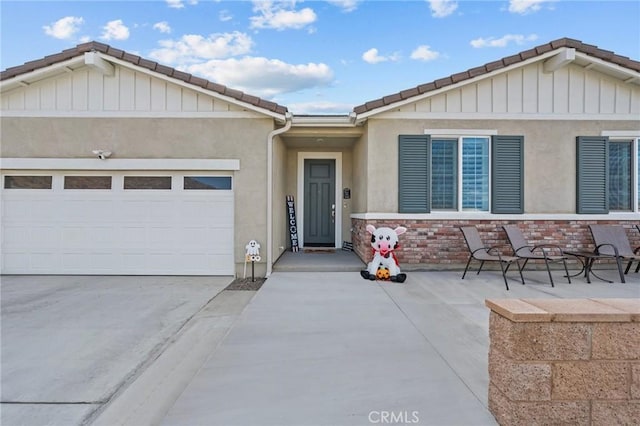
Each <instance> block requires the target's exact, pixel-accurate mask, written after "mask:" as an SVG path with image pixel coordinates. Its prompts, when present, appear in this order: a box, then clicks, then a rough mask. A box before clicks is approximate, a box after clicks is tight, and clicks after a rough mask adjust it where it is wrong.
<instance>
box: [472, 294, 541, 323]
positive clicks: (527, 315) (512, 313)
mask: <svg viewBox="0 0 640 426" xmlns="http://www.w3.org/2000/svg"><path fill="white" fill-rule="evenodd" d="M484 304H485V305H486V306H487V307H488V308H489V309H491V310H492V311H493V312H495V313H497V314H500V315H501V316H503V317H505V318H507V319H509V320H511V321H515V322H548V321H551V318H552V317H553V315H552V314H550V313H549V312H547V311H545V310H543V309H540V308H538V307H536V306H533V305H531V304H529V303H527V302H525V301H523V300H521V299H486V300H485V301H484Z"/></svg>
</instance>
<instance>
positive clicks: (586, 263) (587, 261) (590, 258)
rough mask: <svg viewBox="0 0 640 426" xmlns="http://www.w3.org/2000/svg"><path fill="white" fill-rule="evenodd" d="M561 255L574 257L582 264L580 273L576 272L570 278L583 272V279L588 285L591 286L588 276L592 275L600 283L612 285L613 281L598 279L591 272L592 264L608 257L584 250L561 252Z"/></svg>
mask: <svg viewBox="0 0 640 426" xmlns="http://www.w3.org/2000/svg"><path fill="white" fill-rule="evenodd" d="M562 253H563V254H568V255H569V256H574V257H575V258H577V259H578V260H579V261H580V263H582V269H581V270H580V272H578V273H577V274H575V275H571V276H572V277H576V276H578V275H580V274H581V273H582V272H583V271H584V277H585V278H586V279H587V282H588V283H589V284H591V278H589V276H590V275H593V276H594V277H596V278H597V279H599V280H600V281H604V282H607V283H610V284H611V283H613V281H609V280H605V279H604V278H601V277H599V276H598V275H597V274H596V273H595V272H593V269H592V266H593V262H595V261H596V260H597V259H604V258H606V257H609V256H601V255H599V254H598V253H595V252H592V251H586V250H579V251H563V252H562Z"/></svg>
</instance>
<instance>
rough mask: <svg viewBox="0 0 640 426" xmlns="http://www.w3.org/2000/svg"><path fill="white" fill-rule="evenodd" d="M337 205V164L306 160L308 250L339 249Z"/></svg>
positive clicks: (305, 241) (305, 205) (326, 161)
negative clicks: (310, 248)
mask: <svg viewBox="0 0 640 426" xmlns="http://www.w3.org/2000/svg"><path fill="white" fill-rule="evenodd" d="M335 203H336V162H335V160H304V245H305V246H309V247H314V246H315V247H334V246H335V229H336V227H335Z"/></svg>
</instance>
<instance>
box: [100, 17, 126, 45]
mask: <svg viewBox="0 0 640 426" xmlns="http://www.w3.org/2000/svg"><path fill="white" fill-rule="evenodd" d="M102 29H103V30H104V32H103V33H102V36H101V38H102V39H103V40H126V39H128V38H129V28H127V26H126V25H124V23H123V22H122V19H116V20H115V21H109V22H107V25H105V26H104V27H102Z"/></svg>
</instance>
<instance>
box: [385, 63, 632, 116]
mask: <svg viewBox="0 0 640 426" xmlns="http://www.w3.org/2000/svg"><path fill="white" fill-rule="evenodd" d="M395 111H396V112H405V113H412V112H420V113H478V114H489V113H491V114H496V113H504V114H640V87H639V86H637V85H634V84H631V83H624V82H621V81H619V80H616V79H614V78H613V77H609V76H607V75H605V74H602V73H599V72H597V71H594V70H589V69H585V68H582V67H580V66H577V65H570V66H566V67H563V68H560V69H559V70H556V71H554V72H553V73H547V72H544V70H543V64H542V63H537V64H531V65H528V66H526V67H522V68H518V69H515V70H512V71H509V72H505V73H502V74H498V75H495V76H493V77H490V78H486V79H482V80H480V81H478V82H477V83H474V84H468V85H464V86H462V87H460V88H458V89H453V90H449V91H446V92H445V93H441V94H438V95H435V96H432V97H428V98H426V99H424V100H421V101H418V102H415V103H411V104H407V105H405V106H403V107H401V108H399V109H397V110H395Z"/></svg>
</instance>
